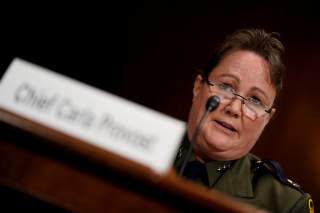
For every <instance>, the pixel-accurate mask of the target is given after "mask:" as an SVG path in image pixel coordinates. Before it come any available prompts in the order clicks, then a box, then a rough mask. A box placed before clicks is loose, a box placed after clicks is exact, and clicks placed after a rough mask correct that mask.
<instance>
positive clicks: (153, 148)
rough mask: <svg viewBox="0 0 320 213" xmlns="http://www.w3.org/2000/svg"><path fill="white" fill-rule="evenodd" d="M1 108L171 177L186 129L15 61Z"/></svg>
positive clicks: (2, 86) (0, 89)
mask: <svg viewBox="0 0 320 213" xmlns="http://www.w3.org/2000/svg"><path fill="white" fill-rule="evenodd" d="M0 107H1V108H3V109H6V110H8V111H11V112H13V113H16V114H18V115H20V116H24V117H26V118H28V119H31V120H33V121H35V122H38V123H40V124H42V125H45V126H48V127H50V128H53V129H56V130H58V131H61V132H63V133H65V134H68V135H71V136H73V137H75V138H78V139H81V140H83V141H86V142H87V143H90V144H92V145H95V146H98V147H100V148H103V149H106V150H109V151H111V152H114V153H116V154H119V155H121V156H123V157H125V158H128V159H130V160H133V161H135V162H137V163H140V164H143V165H144V166H147V167H149V168H151V169H152V170H154V171H155V172H157V173H158V174H164V173H166V172H167V171H168V170H169V168H171V165H172V163H173V160H174V158H175V155H176V152H177V149H178V146H179V143H180V142H181V140H182V137H183V134H184V133H185V128H186V127H185V123H184V122H182V121H180V120H177V119H174V118H172V117H169V116H167V115H164V114H161V113H159V112H156V111H154V110H151V109H148V108H146V107H144V106H141V105H138V104H136V103H133V102H130V101H128V100H125V99H123V98H120V97H117V96H115V95H113V94H110V93H107V92H105V91H102V90H99V89H97V88H94V87H91V86H88V85H86V84H84V83H81V82H79V81H76V80H73V79H71V78H68V77H66V76H63V75H60V74H58V73H55V72H52V71H49V70H47V69H44V68H42V67H39V66H37V65H33V64H31V63H29V62H26V61H24V60H21V59H14V60H13V62H12V63H11V65H10V66H9V68H8V70H7V71H6V73H5V74H4V76H3V78H2V79H1V82H0Z"/></svg>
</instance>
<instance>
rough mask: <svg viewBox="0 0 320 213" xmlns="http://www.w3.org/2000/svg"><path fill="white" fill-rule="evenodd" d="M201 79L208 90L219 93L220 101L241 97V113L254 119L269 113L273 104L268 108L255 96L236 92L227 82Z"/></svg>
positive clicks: (225, 101) (228, 101)
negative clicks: (245, 95)
mask: <svg viewBox="0 0 320 213" xmlns="http://www.w3.org/2000/svg"><path fill="white" fill-rule="evenodd" d="M203 80H204V81H205V82H206V83H207V84H208V86H209V90H210V92H211V93H212V92H214V91H213V90H214V89H215V92H216V93H218V95H220V98H221V102H222V103H230V102H231V101H232V100H234V99H235V98H240V99H242V100H241V102H242V104H243V107H242V110H243V113H244V114H245V115H246V116H247V117H248V118H250V119H251V120H255V119H256V118H258V117H260V116H262V115H263V114H264V113H269V114H270V113H271V111H272V108H274V107H273V106H272V107H270V108H268V107H267V106H266V105H265V104H264V103H262V102H261V101H260V100H259V99H258V98H255V97H243V96H242V95H239V94H238V93H236V91H235V90H234V89H233V88H232V87H231V86H230V85H228V84H225V83H213V82H211V81H209V79H208V78H203Z"/></svg>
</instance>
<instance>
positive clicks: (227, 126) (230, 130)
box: [215, 120, 237, 133]
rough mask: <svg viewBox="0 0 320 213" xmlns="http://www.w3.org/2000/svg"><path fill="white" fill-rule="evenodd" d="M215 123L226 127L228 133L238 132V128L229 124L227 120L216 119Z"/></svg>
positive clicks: (223, 127)
mask: <svg viewBox="0 0 320 213" xmlns="http://www.w3.org/2000/svg"><path fill="white" fill-rule="evenodd" d="M215 123H216V124H217V126H218V127H220V128H222V129H224V130H225V131H227V132H228V133H236V132H237V130H236V129H235V128H234V127H233V126H232V125H231V124H229V123H227V122H224V121H219V120H215Z"/></svg>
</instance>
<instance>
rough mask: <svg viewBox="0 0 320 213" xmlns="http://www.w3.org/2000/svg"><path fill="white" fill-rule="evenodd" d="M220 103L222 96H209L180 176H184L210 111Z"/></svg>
mask: <svg viewBox="0 0 320 213" xmlns="http://www.w3.org/2000/svg"><path fill="white" fill-rule="evenodd" d="M219 104H220V98H219V97H218V96H216V95H214V96H211V97H210V98H208V100H207V103H206V111H205V113H204V114H203V116H202V117H201V119H200V122H199V124H198V125H197V127H196V130H195V132H194V133H193V136H192V139H191V145H190V147H189V149H188V152H187V155H186V157H185V159H184V161H183V164H182V167H181V169H180V171H179V176H182V174H183V172H184V169H185V167H186V165H187V162H188V160H189V158H190V155H191V151H192V148H193V147H194V145H195V143H196V139H197V137H198V134H199V132H200V130H201V129H202V126H203V123H204V121H205V120H206V119H207V117H208V115H209V113H210V112H212V111H214V110H215V109H217V108H218V106H219Z"/></svg>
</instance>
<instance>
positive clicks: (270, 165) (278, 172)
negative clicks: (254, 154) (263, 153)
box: [252, 159, 304, 193]
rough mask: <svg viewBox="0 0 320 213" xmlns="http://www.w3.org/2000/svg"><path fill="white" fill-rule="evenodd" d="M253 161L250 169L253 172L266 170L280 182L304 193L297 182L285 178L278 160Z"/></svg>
mask: <svg viewBox="0 0 320 213" xmlns="http://www.w3.org/2000/svg"><path fill="white" fill-rule="evenodd" d="M253 161H254V162H253V164H252V169H253V172H254V173H259V172H262V171H268V172H269V173H271V174H272V175H273V176H274V177H275V178H276V179H277V180H279V181H280V182H281V183H283V184H285V185H288V186H290V187H292V188H295V189H297V190H298V191H300V192H301V193H304V192H303V191H302V189H301V187H300V185H299V184H297V183H295V182H293V181H292V180H290V179H288V178H287V176H286V175H285V173H284V170H283V169H282V167H281V165H280V164H279V162H277V161H275V160H258V159H254V160H253Z"/></svg>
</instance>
